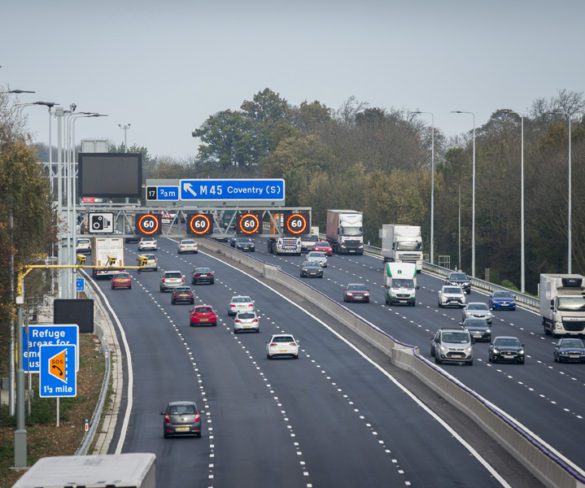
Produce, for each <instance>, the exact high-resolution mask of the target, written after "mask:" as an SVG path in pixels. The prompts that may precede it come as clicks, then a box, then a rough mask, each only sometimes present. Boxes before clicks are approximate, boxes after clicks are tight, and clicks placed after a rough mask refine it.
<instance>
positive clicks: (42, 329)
mask: <svg viewBox="0 0 585 488" xmlns="http://www.w3.org/2000/svg"><path fill="white" fill-rule="evenodd" d="M26 329H27V328H26V327H23V328H22V344H23V348H22V358H21V360H22V367H23V369H24V371H26V372H29V373H38V372H39V369H40V361H39V357H40V356H39V354H40V348H41V346H65V345H73V346H79V327H78V326H77V325H73V324H67V325H52V324H51V325H37V324H35V325H29V326H28V334H27V330H26ZM78 353H79V350H78ZM78 359H79V358H78ZM77 369H79V361H77Z"/></svg>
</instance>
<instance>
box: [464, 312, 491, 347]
mask: <svg viewBox="0 0 585 488" xmlns="http://www.w3.org/2000/svg"><path fill="white" fill-rule="evenodd" d="M462 326H463V328H464V329H467V330H468V331H469V334H470V335H471V340H472V342H480V341H483V342H490V341H491V340H492V330H491V329H490V326H489V325H488V323H487V322H486V320H485V319H476V318H468V319H465V320H464V321H463V324H462Z"/></svg>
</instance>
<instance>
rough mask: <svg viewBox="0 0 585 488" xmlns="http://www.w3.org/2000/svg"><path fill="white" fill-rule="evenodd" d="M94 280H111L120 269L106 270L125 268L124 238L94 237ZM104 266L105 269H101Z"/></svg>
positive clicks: (92, 255)
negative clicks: (113, 267) (111, 267)
mask: <svg viewBox="0 0 585 488" xmlns="http://www.w3.org/2000/svg"><path fill="white" fill-rule="evenodd" d="M91 259H92V264H93V265H94V266H99V267H100V268H93V270H92V275H93V277H94V278H111V277H112V276H113V275H115V274H117V273H118V272H119V271H120V270H119V269H106V268H108V267H109V266H124V239H123V238H122V237H94V238H93V244H92V248H91ZM102 266H103V268H101V267H102Z"/></svg>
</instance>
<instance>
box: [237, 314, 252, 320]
mask: <svg viewBox="0 0 585 488" xmlns="http://www.w3.org/2000/svg"><path fill="white" fill-rule="evenodd" d="M237 318H238V319H255V318H256V314H255V313H252V312H241V313H239V314H238V317H237Z"/></svg>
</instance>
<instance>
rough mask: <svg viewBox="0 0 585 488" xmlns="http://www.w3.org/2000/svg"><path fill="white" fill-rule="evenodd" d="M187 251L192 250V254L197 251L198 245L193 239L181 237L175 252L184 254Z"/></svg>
mask: <svg viewBox="0 0 585 488" xmlns="http://www.w3.org/2000/svg"><path fill="white" fill-rule="evenodd" d="M187 252H192V253H194V254H197V253H198V252H199V246H198V244H197V241H196V240H195V239H182V240H181V242H179V247H178V248H177V254H184V253H187Z"/></svg>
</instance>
